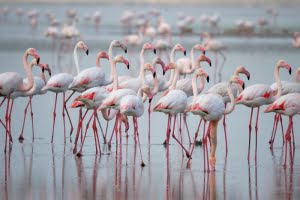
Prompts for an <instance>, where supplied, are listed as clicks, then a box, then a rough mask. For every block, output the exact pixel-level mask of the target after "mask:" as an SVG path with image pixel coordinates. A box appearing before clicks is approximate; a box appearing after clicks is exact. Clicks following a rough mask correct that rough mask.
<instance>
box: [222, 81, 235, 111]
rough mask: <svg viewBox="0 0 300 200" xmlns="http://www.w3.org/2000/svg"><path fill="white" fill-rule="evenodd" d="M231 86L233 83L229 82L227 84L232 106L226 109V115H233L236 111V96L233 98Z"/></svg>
mask: <svg viewBox="0 0 300 200" xmlns="http://www.w3.org/2000/svg"><path fill="white" fill-rule="evenodd" d="M231 84H232V83H229V82H228V84H227V92H228V96H229V98H230V105H229V106H227V107H226V109H225V111H224V114H225V115H227V114H229V113H231V112H232V111H233V110H234V107H235V100H234V96H233V93H232V89H231Z"/></svg>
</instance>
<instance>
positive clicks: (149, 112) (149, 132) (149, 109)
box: [148, 102, 151, 144]
mask: <svg viewBox="0 0 300 200" xmlns="http://www.w3.org/2000/svg"><path fill="white" fill-rule="evenodd" d="M150 134H151V102H149V105H148V144H150Z"/></svg>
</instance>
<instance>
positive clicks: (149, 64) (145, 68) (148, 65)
mask: <svg viewBox="0 0 300 200" xmlns="http://www.w3.org/2000/svg"><path fill="white" fill-rule="evenodd" d="M144 70H148V71H150V72H151V73H152V74H153V78H155V77H156V70H155V68H154V67H153V65H152V64H151V63H145V64H144Z"/></svg>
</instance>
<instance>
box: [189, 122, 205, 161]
mask: <svg viewBox="0 0 300 200" xmlns="http://www.w3.org/2000/svg"><path fill="white" fill-rule="evenodd" d="M201 122H202V120H200V123H199V124H198V128H197V130H196V132H195V137H194V142H193V145H192V150H191V153H190V155H191V157H190V158H189V160H188V162H187V166H189V165H190V162H191V159H192V155H193V151H194V147H195V143H196V141H197V137H198V133H199V129H200V125H201Z"/></svg>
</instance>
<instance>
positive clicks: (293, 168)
mask: <svg viewBox="0 0 300 200" xmlns="http://www.w3.org/2000/svg"><path fill="white" fill-rule="evenodd" d="M26 6H27V7H30V6H31V5H26ZM44 7H47V8H48V9H54V6H53V5H51V6H45V5H39V8H44ZM66 7H69V5H68V6H61V7H59V8H58V9H59V11H61V12H60V15H61V16H62V15H63V14H62V12H63V11H64V9H65V8H66ZM75 7H77V8H78V5H75ZM104 7H105V6H104ZM107 7H108V8H109V9H110V10H109V9H103V12H104V13H105V15H109V14H110V13H109V12H110V11H112V10H114V11H115V12H118V10H122V9H123V7H122V8H120V7H118V8H113V7H110V6H107ZM125 7H126V6H125ZM100 8H101V7H100ZM135 8H138V7H135ZM81 9H82V13H86V12H89V11H90V10H94V8H93V7H88V6H83V7H82V8H81ZM183 9H184V10H187V11H191V12H196V9H195V8H191V7H184V8H183ZM210 9H211V10H213V8H210ZM216 9H217V10H218V11H219V12H221V13H229V14H228V16H229V15H230V13H232V12H233V11H235V12H236V14H235V15H234V16H232V19H233V18H234V17H235V16H240V15H241V13H240V12H242V15H241V17H245V18H247V17H253V16H256V14H257V10H255V11H254V10H253V9H252V10H251V11H250V10H249V9H248V8H244V7H243V8H240V11H237V10H239V9H236V7H225V8H224V9H223V8H221V7H220V8H216ZM298 9H299V8H283V11H282V13H286V14H283V16H282V18H283V19H282V20H283V21H284V20H287V21H289V22H290V23H293V24H295V20H292V19H293V17H294V16H295V15H296V14H295V13H296V11H297V10H298ZM162 10H168V11H172V12H169V13H171V14H170V15H167V14H166V13H165V15H166V16H169V17H171V16H172V15H174V16H175V14H176V13H174V12H173V10H176V8H175V7H171V8H166V7H162ZM289 11H290V12H289ZM80 12H81V11H80ZM109 16H110V15H109ZM107 19H109V20H111V21H113V23H114V24H117V17H116V16H115V15H111V18H107ZM229 19H230V18H229ZM229 19H228V18H227V20H229ZM279 19H280V18H279ZM289 19H290V20H289ZM9 20H10V22H11V23H4V24H1V27H0V34H1V36H2V35H3V37H1V39H0V44H1V45H0V59H1V61H2V64H1V72H5V71H18V72H20V73H23V68H22V67H20V66H22V60H21V57H22V53H23V51H24V50H25V49H26V48H28V47H35V48H36V49H37V50H38V52H39V54H40V56H41V61H42V62H46V63H50V64H51V67H53V68H54V71H58V66H57V62H56V61H55V60H53V57H52V52H51V41H50V40H47V39H44V38H43V36H42V33H41V32H42V28H39V32H38V34H37V39H35V40H32V39H31V36H30V35H29V33H30V32H29V30H28V31H26V28H25V27H27V26H26V25H24V24H23V25H21V26H18V25H17V23H16V21H14V20H15V19H12V18H10V19H9ZM109 20H108V21H106V22H105V23H108V24H109ZM104 21H105V20H104ZM279 23H280V20H279ZM281 24H284V23H281ZM44 26H45V24H44ZM294 27H295V26H294ZM21 30H25V31H24V32H21ZM81 30H82V32H83V35H84V38H85V41H86V43H87V45H88V46H89V47H90V55H89V56H88V57H87V56H85V55H83V54H82V55H80V59H81V61H80V63H81V64H82V66H83V67H82V68H85V67H88V66H92V65H94V62H95V61H94V60H95V56H96V53H97V51H99V50H100V49H102V50H103V49H107V46H108V43H109V41H110V40H112V39H115V38H117V39H118V38H119V39H121V38H122V37H123V36H121V35H119V34H118V33H114V34H107V33H109V30H106V29H105V30H103V32H100V36H99V38H98V37H97V36H96V35H90V34H89V31H90V32H92V30H93V29H92V27H89V29H87V30H85V29H81ZM24 33H26V34H24ZM219 39H220V40H222V41H223V42H224V43H225V44H226V45H227V46H228V50H227V51H226V57H227V60H226V63H225V67H224V70H223V79H224V80H226V79H227V78H229V76H230V74H231V73H232V71H233V70H234V68H235V67H236V66H237V65H239V64H242V65H244V66H245V67H247V68H248V69H249V71H250V72H251V80H250V81H246V85H251V84H254V83H267V84H271V83H273V82H274V79H273V67H274V65H275V63H276V61H277V60H278V59H280V58H283V59H285V60H286V61H287V62H288V63H290V64H291V66H292V67H293V70H294V71H295V70H296V69H297V67H298V65H299V59H298V58H299V50H297V49H293V48H292V47H291V39H289V38H226V37H222V38H219ZM174 42H181V43H182V44H183V45H184V46H186V47H187V48H188V49H189V48H190V47H191V45H192V44H194V43H196V42H199V40H198V38H196V37H184V38H179V37H175V38H174ZM207 55H208V56H209V57H211V58H212V61H213V63H214V62H215V60H214V55H213V54H212V53H210V52H208V53H207ZM137 57H138V55H137V54H136V52H131V54H130V55H128V59H129V61H130V63H131V66H132V69H135V66H136V65H137V63H138V62H137ZM152 57H153V56H152V55H150V54H149V55H148V56H147V60H148V61H151V58H152ZM71 61H72V57H71V56H70V54H63V55H62V65H63V66H73V64H72V63H70V62H71ZM107 65H108V63H107V62H106V61H105V62H103V66H105V69H106V70H107V72H109V68H108V67H106V66H107ZM203 68H204V69H205V70H206V71H207V72H208V73H209V74H211V76H212V73H213V67H212V68H208V67H207V66H203ZM34 73H35V74H36V75H38V73H39V70H38V69H34ZM120 74H136V71H129V72H128V71H127V70H126V69H125V68H123V67H120ZM280 75H281V77H282V79H283V80H293V77H291V76H289V75H288V73H287V72H285V71H282V72H281V73H280ZM211 85H212V83H210V84H209V85H208V86H206V88H208V87H209V86H211ZM157 99H158V97H156V98H155V99H154V102H153V104H155V101H156V100H157ZM53 104H54V94H52V93H47V94H46V95H43V96H37V97H34V98H33V107H34V108H33V109H34V120H35V124H34V126H35V140H34V143H33V142H32V140H31V138H32V131H31V125H30V123H29V122H30V117H29V115H28V116H27V122H28V123H27V124H26V126H25V141H24V143H23V144H20V143H19V142H18V140H17V138H18V135H19V133H20V129H21V125H22V120H23V109H24V107H25V99H23V98H19V99H16V100H15V107H14V110H13V114H12V116H13V117H12V125H13V126H12V134H13V138H14V143H13V145H12V146H11V148H10V151H9V152H8V153H6V154H4V153H0V165H1V166H0V199H141V198H143V199H200V198H201V199H297V198H298V197H299V196H300V157H299V148H300V146H299V145H298V141H299V139H300V136H299V134H298V133H299V132H300V127H299V123H300V121H299V118H298V117H295V121H294V128H295V140H296V148H295V157H294V162H293V165H288V167H287V168H286V169H284V168H283V166H282V165H283V158H284V155H283V148H282V138H281V133H280V131H279V132H278V133H279V134H278V135H277V140H276V143H275V144H274V149H273V151H270V149H269V145H268V140H269V136H270V134H271V130H272V122H273V115H272V114H263V113H262V114H261V115H260V120H259V132H258V160H257V164H255V162H254V151H253V150H254V141H255V140H254V137H255V134H252V147H251V148H252V149H251V150H252V154H251V160H250V163H248V161H247V147H248V120H249V115H250V110H249V109H248V108H246V107H243V106H237V107H236V109H235V111H234V112H233V113H232V114H230V115H229V116H228V117H227V130H228V131H227V132H228V142H229V143H228V144H229V146H228V149H229V152H228V157H227V158H226V157H225V145H224V134H223V128H222V125H221V123H220V125H219V129H218V130H219V133H218V148H217V165H216V172H214V173H205V172H204V171H203V149H202V147H196V148H195V151H194V155H193V160H192V165H191V168H190V169H188V168H186V162H187V158H186V157H183V156H182V152H181V150H180V148H179V146H178V145H177V144H175V142H174V141H173V140H172V141H171V142H172V144H171V145H170V146H169V148H165V147H164V146H163V145H161V143H162V142H163V140H164V137H165V129H166V121H167V118H166V116H165V115H163V114H161V113H153V114H152V127H151V130H152V132H151V145H148V137H147V114H146V113H145V114H144V115H143V116H142V117H141V118H140V119H139V127H140V135H141V143H142V153H143V157H144V161H145V163H146V167H144V168H141V167H140V157H139V152H138V149H136V145H134V141H133V137H132V134H133V133H132V129H130V131H129V138H128V140H126V137H125V136H123V137H122V145H120V144H118V145H116V144H115V140H113V141H114V143H113V144H112V151H111V153H110V154H109V155H102V156H99V155H98V156H96V155H95V149H94V139H93V136H92V130H89V132H88V138H87V141H86V143H85V146H84V149H83V157H81V158H78V157H76V156H75V155H73V153H72V147H73V146H72V144H71V143H70V142H69V139H70V138H69V137H68V140H67V141H68V142H67V144H66V145H64V143H63V123H62V119H61V115H60V113H61V110H60V109H61V107H62V106H61V99H60V98H59V102H58V110H57V119H58V120H57V125H56V129H55V130H56V131H55V138H54V144H51V143H50V140H51V127H52V109H53ZM146 106H148V105H147V104H146ZM69 110H70V114H71V118H72V119H73V122H74V123H75V122H76V121H77V115H78V111H77V110H76V109H75V110H74V109H73V110H72V109H69ZM261 110H263V109H261ZM0 112H1V118H2V119H3V115H4V107H1V111H0ZM101 121H102V125H103V126H104V121H103V120H101ZM197 122H198V117H195V116H193V115H189V116H188V124H189V129H190V132H191V134H192V135H193V133H194V131H195V129H196V126H197ZM284 122H285V127H286V126H287V123H286V122H287V120H286V119H284ZM131 127H132V126H131ZM111 129H112V123H111V124H110V130H109V134H110V133H111ZM67 130H69V125H68V123H67ZM75 131H76V128H75ZM0 132H1V133H0V134H1V135H3V136H4V134H2V133H4V130H3V128H2V127H1V128H0ZM176 132H177V130H176ZM3 136H2V138H4V137H3ZM100 139H101V138H100ZM72 140H73V141H74V134H73V136H72ZM183 140H184V144H185V145H186V146H188V140H187V134H186V131H185V129H184V132H183ZM3 142H4V141H3V139H1V140H0V147H2V148H3V146H4V144H3ZM102 142H103V141H102ZM101 147H102V150H103V152H108V150H107V147H106V146H105V145H104V144H103V143H101ZM0 151H2V150H1V149H0Z"/></svg>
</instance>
